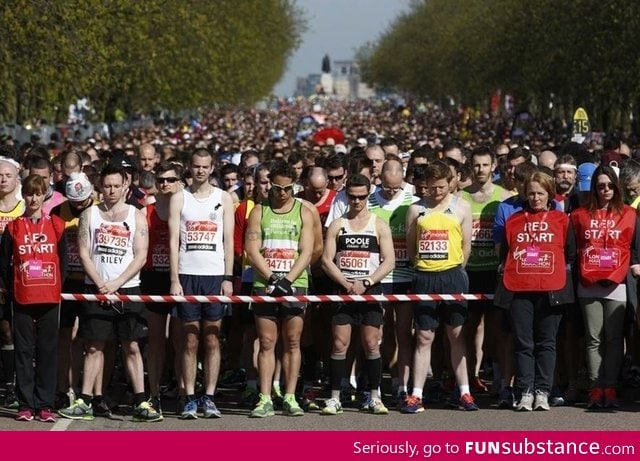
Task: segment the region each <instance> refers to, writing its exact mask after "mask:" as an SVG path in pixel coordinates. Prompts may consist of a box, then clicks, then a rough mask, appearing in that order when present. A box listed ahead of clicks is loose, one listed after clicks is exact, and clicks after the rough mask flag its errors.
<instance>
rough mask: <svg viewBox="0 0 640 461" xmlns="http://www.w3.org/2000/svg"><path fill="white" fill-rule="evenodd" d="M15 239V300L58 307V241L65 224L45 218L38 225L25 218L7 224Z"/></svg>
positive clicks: (59, 289)
mask: <svg viewBox="0 0 640 461" xmlns="http://www.w3.org/2000/svg"><path fill="white" fill-rule="evenodd" d="M6 227H7V229H8V231H9V233H10V234H11V237H12V238H13V297H14V298H15V300H16V302H17V303H18V304H24V305H26V304H58V303H59V302H60V293H61V292H62V281H61V280H60V278H61V274H60V257H59V255H58V241H59V240H60V239H61V238H62V234H63V232H64V222H63V221H62V219H60V218H59V217H57V216H49V215H46V214H43V215H42V218H41V219H39V220H38V222H37V223H33V222H32V221H31V219H30V218H28V217H25V216H22V217H19V218H17V219H15V220H14V221H12V222H10V223H9V224H7V226H6Z"/></svg>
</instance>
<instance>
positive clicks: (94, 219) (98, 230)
mask: <svg viewBox="0 0 640 461" xmlns="http://www.w3.org/2000/svg"><path fill="white" fill-rule="evenodd" d="M128 207H129V213H128V214H127V219H126V220H124V221H117V222H113V221H106V220H104V219H102V216H100V210H99V209H98V207H97V206H92V207H91V225H90V227H89V235H90V237H91V260H92V261H93V264H94V265H95V266H96V269H97V271H98V274H99V275H100V278H102V280H114V279H116V278H118V277H119V276H120V274H122V272H123V271H124V270H125V268H126V267H127V266H128V265H129V264H131V262H132V261H133V258H134V254H133V237H134V235H136V210H137V208H136V207H135V206H133V205H128ZM84 282H85V283H86V284H88V285H93V281H92V280H91V279H90V278H89V277H85V279H84ZM139 285H140V272H138V273H136V275H134V276H133V277H131V278H130V279H129V280H127V281H126V282H125V283H124V285H122V288H133V287H137V286H139Z"/></svg>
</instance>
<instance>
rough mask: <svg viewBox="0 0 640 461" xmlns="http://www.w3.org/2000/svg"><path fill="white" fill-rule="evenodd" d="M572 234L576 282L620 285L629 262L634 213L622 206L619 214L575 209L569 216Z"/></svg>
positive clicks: (631, 209)
mask: <svg viewBox="0 0 640 461" xmlns="http://www.w3.org/2000/svg"><path fill="white" fill-rule="evenodd" d="M571 222H572V223H573V227H574V229H575V232H576V241H577V244H578V257H579V261H580V281H581V282H582V284H583V285H585V286H588V285H592V284H594V283H596V282H598V281H600V280H609V281H611V282H614V283H624V281H625V279H626V277H627V272H628V271H629V264H630V261H631V252H630V248H631V242H632V240H633V236H634V234H635V228H636V210H635V209H634V208H631V207H630V206H628V205H625V206H624V208H623V210H622V214H621V215H619V214H613V213H607V212H605V211H604V210H598V211H596V212H595V213H591V212H589V210H587V209H586V208H578V209H577V210H575V211H574V212H573V213H572V214H571Z"/></svg>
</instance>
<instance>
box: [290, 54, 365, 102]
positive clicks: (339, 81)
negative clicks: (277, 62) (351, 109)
mask: <svg viewBox="0 0 640 461" xmlns="http://www.w3.org/2000/svg"><path fill="white" fill-rule="evenodd" d="M331 75H332V77H333V96H334V97H335V98H336V99H341V100H344V99H368V98H372V97H373V96H375V92H374V91H373V90H372V89H371V88H369V87H368V86H367V85H366V84H364V83H362V81H361V80H360V72H359V69H358V66H357V64H356V63H355V61H353V60H335V61H333V63H332V65H331ZM320 79H321V75H320V74H309V75H308V76H307V77H306V78H305V77H298V79H297V85H296V93H295V95H296V96H305V97H309V96H311V95H313V94H315V90H316V88H317V85H318V84H319V83H320Z"/></svg>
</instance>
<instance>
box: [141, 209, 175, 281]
mask: <svg viewBox="0 0 640 461" xmlns="http://www.w3.org/2000/svg"><path fill="white" fill-rule="evenodd" d="M147 224H148V226H149V251H148V252H147V262H146V264H145V265H144V269H145V270H147V271H154V272H168V271H169V222H168V221H164V220H163V219H161V218H160V216H158V212H157V211H156V205H155V203H154V204H151V205H147Z"/></svg>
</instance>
